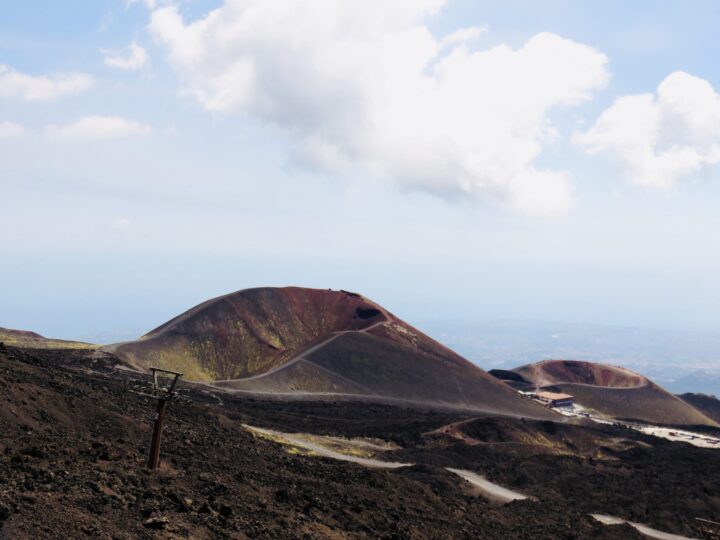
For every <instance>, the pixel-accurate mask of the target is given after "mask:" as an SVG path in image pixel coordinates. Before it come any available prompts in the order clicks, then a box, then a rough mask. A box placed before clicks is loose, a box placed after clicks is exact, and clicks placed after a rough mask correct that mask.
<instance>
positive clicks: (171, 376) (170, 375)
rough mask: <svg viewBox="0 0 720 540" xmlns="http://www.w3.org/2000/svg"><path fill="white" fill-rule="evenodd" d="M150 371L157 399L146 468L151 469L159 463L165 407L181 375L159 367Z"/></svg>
mask: <svg viewBox="0 0 720 540" xmlns="http://www.w3.org/2000/svg"><path fill="white" fill-rule="evenodd" d="M150 371H151V373H152V386H153V390H154V393H155V396H156V397H157V400H158V402H157V409H156V411H155V424H154V425H153V434H152V441H151V442H150V455H149V456H148V461H147V467H148V469H150V470H153V469H157V468H158V466H159V465H160V439H161V438H162V429H163V421H164V420H165V407H166V406H167V404H168V401H170V400H171V399H172V398H173V397H174V396H175V394H176V392H175V387H176V386H177V383H178V381H179V380H180V377H182V373H180V372H179V371H170V370H167V369H161V368H150ZM163 378H164V379H165V380H166V381H167V382H168V384H167V385H164V384H163V381H162V379H163Z"/></svg>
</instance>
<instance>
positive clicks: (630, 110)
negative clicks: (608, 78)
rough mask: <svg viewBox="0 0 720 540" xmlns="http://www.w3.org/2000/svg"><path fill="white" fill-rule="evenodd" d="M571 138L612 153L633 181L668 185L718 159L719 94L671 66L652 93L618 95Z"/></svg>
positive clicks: (596, 150)
mask: <svg viewBox="0 0 720 540" xmlns="http://www.w3.org/2000/svg"><path fill="white" fill-rule="evenodd" d="M574 141H575V142H576V143H577V144H579V145H581V146H583V147H584V148H585V149H586V151H587V152H588V153H590V154H601V153H604V154H608V155H610V156H612V157H614V158H615V159H616V160H617V161H618V162H619V163H620V164H621V166H622V170H623V174H624V175H625V177H626V178H627V179H628V180H630V181H631V182H633V183H635V184H638V185H642V186H649V187H656V188H668V187H672V186H673V185H675V184H676V183H677V182H678V181H680V180H681V179H682V178H684V177H688V176H691V175H693V174H696V173H698V172H699V171H701V170H702V169H703V167H706V166H709V165H713V164H716V163H720V95H718V94H717V93H716V92H715V90H714V89H713V87H712V86H711V85H710V83H708V82H707V81H706V80H704V79H701V78H699V77H694V76H692V75H689V74H688V73H685V72H682V71H676V72H674V73H671V74H670V75H668V76H667V77H666V78H665V80H663V81H662V82H661V83H660V85H659V86H658V87H657V91H656V92H655V93H654V94H637V95H628V96H623V97H620V98H617V99H616V100H615V101H614V103H613V104H612V105H611V106H610V107H609V108H608V109H606V110H605V111H604V112H603V113H602V114H601V115H600V117H599V118H598V119H597V121H596V122H595V124H594V125H593V126H592V127H591V128H590V129H589V130H588V131H586V132H585V133H579V134H577V135H576V136H575V137H574Z"/></svg>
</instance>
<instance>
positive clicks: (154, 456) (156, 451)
mask: <svg viewBox="0 0 720 540" xmlns="http://www.w3.org/2000/svg"><path fill="white" fill-rule="evenodd" d="M168 399H170V398H169V396H168V397H161V398H159V399H158V404H157V415H156V416H155V425H154V427H153V434H152V443H151V444H150V456H149V457H148V463H147V466H148V469H157V468H158V465H160V437H161V436H162V428H163V418H164V417H165V405H166V404H167V401H168Z"/></svg>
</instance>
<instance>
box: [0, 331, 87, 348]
mask: <svg viewBox="0 0 720 540" xmlns="http://www.w3.org/2000/svg"><path fill="white" fill-rule="evenodd" d="M0 342H2V343H5V344H6V345H11V346H15V347H25V348H32V349H94V348H97V345H93V344H91V343H84V342H82V341H67V340H64V339H52V338H46V337H45V336H41V335H40V334H37V333H35V332H30V331H29V330H12V329H10V328H2V327H0Z"/></svg>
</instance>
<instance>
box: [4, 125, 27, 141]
mask: <svg viewBox="0 0 720 540" xmlns="http://www.w3.org/2000/svg"><path fill="white" fill-rule="evenodd" d="M24 133H25V127H24V126H22V125H21V124H16V123H15V122H0V139H14V138H16V137H20V136H21V135H23V134H24Z"/></svg>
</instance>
